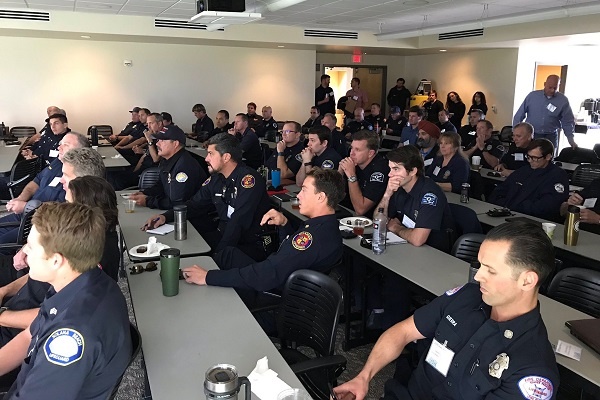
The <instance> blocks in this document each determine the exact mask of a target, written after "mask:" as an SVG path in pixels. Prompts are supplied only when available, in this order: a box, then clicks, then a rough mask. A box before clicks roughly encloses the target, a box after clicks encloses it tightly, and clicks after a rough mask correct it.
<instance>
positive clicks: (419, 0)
mask: <svg viewBox="0 0 600 400" xmlns="http://www.w3.org/2000/svg"><path fill="white" fill-rule="evenodd" d="M402 4H404V5H405V6H424V5H425V4H429V2H428V1H427V0H406V1H403V2H402Z"/></svg>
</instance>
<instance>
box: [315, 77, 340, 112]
mask: <svg viewBox="0 0 600 400" xmlns="http://www.w3.org/2000/svg"><path fill="white" fill-rule="evenodd" d="M330 79H331V77H330V76H329V75H327V74H323V75H321V84H320V85H319V86H317V88H316V89H315V105H316V106H317V107H319V114H321V115H325V114H327V113H331V114H335V96H334V95H333V89H332V88H330V87H329V81H330Z"/></svg>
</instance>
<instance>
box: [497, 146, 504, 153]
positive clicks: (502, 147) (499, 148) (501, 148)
mask: <svg viewBox="0 0 600 400" xmlns="http://www.w3.org/2000/svg"><path fill="white" fill-rule="evenodd" d="M496 148H497V149H498V150H500V151H501V152H503V153H504V150H505V149H504V146H502V145H501V144H499V145H498V146H496Z"/></svg>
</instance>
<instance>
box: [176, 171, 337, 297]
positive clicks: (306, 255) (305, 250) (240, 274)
mask: <svg viewBox="0 0 600 400" xmlns="http://www.w3.org/2000/svg"><path fill="white" fill-rule="evenodd" d="M343 196H344V183H343V180H342V177H341V175H340V174H339V173H338V172H337V171H333V170H323V169H320V168H317V169H314V170H312V171H311V172H310V173H309V174H308V176H307V177H306V179H305V181H304V184H303V185H302V190H301V191H300V193H299V194H298V199H299V200H300V213H301V214H302V215H304V216H306V217H308V218H309V219H307V220H306V221H303V222H302V223H301V224H300V227H299V228H298V229H295V228H294V227H292V226H291V223H289V221H288V220H287V218H286V217H285V216H284V215H283V214H282V213H280V212H277V211H275V210H270V211H269V212H267V213H266V214H265V215H264V216H263V218H262V220H261V224H262V225H274V226H279V235H280V238H281V245H280V246H279V250H278V251H277V252H276V253H273V254H271V255H270V256H269V257H268V258H267V259H266V260H264V261H262V262H255V261H254V260H252V259H250V258H248V257H247V256H246V255H245V254H243V253H242V252H240V251H239V250H238V249H236V248H234V247H229V248H227V249H226V250H225V251H224V252H223V253H221V254H220V256H219V257H217V258H215V261H216V262H217V264H218V265H219V267H220V268H221V270H211V271H206V270H205V269H203V268H201V267H199V266H197V265H194V266H191V267H187V268H183V276H184V277H185V280H186V281H187V282H188V283H195V284H197V285H212V286H224V287H233V288H236V289H238V292H239V293H240V295H241V297H242V299H243V300H244V301H245V302H246V304H249V305H251V304H252V299H253V295H254V294H255V293H256V292H261V291H265V290H271V289H275V288H282V287H283V284H284V283H285V281H286V280H287V278H288V277H289V276H290V275H291V273H292V272H294V271H296V270H298V269H303V268H308V269H314V270H317V271H323V270H325V269H328V268H331V267H332V266H333V265H334V264H335V263H336V262H337V261H338V260H339V259H340V258H341V256H342V251H343V245H342V237H341V234H340V230H339V222H338V220H337V218H336V217H335V210H334V208H335V206H336V205H337V204H338V202H339V201H340V200H341V198H342V197H343Z"/></svg>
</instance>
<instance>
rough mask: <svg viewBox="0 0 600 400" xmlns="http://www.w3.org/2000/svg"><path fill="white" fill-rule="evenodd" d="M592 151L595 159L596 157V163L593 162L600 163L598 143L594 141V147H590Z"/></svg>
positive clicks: (599, 146) (599, 145)
mask: <svg viewBox="0 0 600 400" xmlns="http://www.w3.org/2000/svg"><path fill="white" fill-rule="evenodd" d="M592 151H593V152H594V154H595V155H596V159H597V161H596V163H595V164H598V163H600V143H596V144H595V145H594V148H593V149H592Z"/></svg>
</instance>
